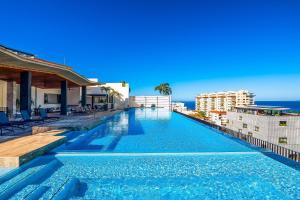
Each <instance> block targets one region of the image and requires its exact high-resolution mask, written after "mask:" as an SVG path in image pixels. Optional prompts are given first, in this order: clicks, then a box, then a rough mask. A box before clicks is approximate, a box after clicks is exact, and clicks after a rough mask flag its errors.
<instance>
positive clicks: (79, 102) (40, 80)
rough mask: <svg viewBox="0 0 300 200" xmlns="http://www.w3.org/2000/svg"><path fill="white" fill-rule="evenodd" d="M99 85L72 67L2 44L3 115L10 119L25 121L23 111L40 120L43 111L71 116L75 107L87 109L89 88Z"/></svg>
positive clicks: (0, 97)
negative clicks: (41, 110)
mask: <svg viewBox="0 0 300 200" xmlns="http://www.w3.org/2000/svg"><path fill="white" fill-rule="evenodd" d="M97 84H99V83H96V82H92V81H90V80H88V79H87V78H85V77H83V76H81V75H79V74H78V73H76V72H75V71H73V70H72V68H71V67H69V66H65V65H61V64H57V63H53V62H49V61H45V60H42V59H39V58H37V57H36V56H35V55H33V54H30V53H26V52H23V51H19V50H15V49H11V48H8V47H5V46H2V45H0V112H4V113H5V114H6V115H7V116H8V118H9V120H12V121H20V120H22V116H21V111H26V112H27V113H28V115H29V117H30V118H33V119H34V118H40V117H41V116H40V113H39V110H40V109H41V108H43V109H45V110H46V111H47V112H53V113H54V114H52V115H56V116H59V117H61V116H67V115H69V114H70V112H71V110H72V108H73V107H77V106H82V107H85V106H86V104H87V92H86V91H87V89H86V88H87V86H91V85H97ZM46 115H47V114H46ZM44 116H45V113H44ZM47 118H49V117H48V116H47ZM23 120H24V119H23ZM0 125H1V123H0Z"/></svg>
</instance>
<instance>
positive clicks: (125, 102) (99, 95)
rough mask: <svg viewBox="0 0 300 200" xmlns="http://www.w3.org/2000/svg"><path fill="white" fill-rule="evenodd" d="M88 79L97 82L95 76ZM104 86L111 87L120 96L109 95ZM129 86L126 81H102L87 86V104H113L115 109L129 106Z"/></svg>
mask: <svg viewBox="0 0 300 200" xmlns="http://www.w3.org/2000/svg"><path fill="white" fill-rule="evenodd" d="M89 80H90V81H93V82H98V79H96V78H90V79H89ZM105 88H112V89H113V90H115V91H117V92H118V93H119V94H120V96H113V97H112V96H110V95H109V94H110V91H109V90H107V89H105ZM129 93H130V87H129V84H128V83H104V84H101V85H95V86H89V87H87V104H90V105H92V106H94V105H99V106H102V105H103V104H107V103H108V104H109V107H111V104H114V106H113V107H114V108H116V109H124V108H128V107H129Z"/></svg>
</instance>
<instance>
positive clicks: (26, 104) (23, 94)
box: [20, 71, 32, 115]
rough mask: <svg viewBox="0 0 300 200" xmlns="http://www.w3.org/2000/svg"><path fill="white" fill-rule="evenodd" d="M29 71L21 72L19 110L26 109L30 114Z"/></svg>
mask: <svg viewBox="0 0 300 200" xmlns="http://www.w3.org/2000/svg"><path fill="white" fill-rule="evenodd" d="M31 79H32V74H31V72H28V71H26V72H21V82H20V110H27V111H28V114H29V115H31Z"/></svg>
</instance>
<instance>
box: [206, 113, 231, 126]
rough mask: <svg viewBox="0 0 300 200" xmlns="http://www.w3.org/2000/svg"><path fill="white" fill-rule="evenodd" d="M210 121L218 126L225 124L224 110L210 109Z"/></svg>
mask: <svg viewBox="0 0 300 200" xmlns="http://www.w3.org/2000/svg"><path fill="white" fill-rule="evenodd" d="M209 119H210V121H211V122H213V123H214V124H217V125H220V126H226V124H227V118H226V112H225V111H216V110H213V111H210V118H209Z"/></svg>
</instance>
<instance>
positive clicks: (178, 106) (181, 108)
mask: <svg viewBox="0 0 300 200" xmlns="http://www.w3.org/2000/svg"><path fill="white" fill-rule="evenodd" d="M172 110H176V111H179V112H184V111H187V108H186V107H185V105H184V103H182V102H172Z"/></svg>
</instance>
